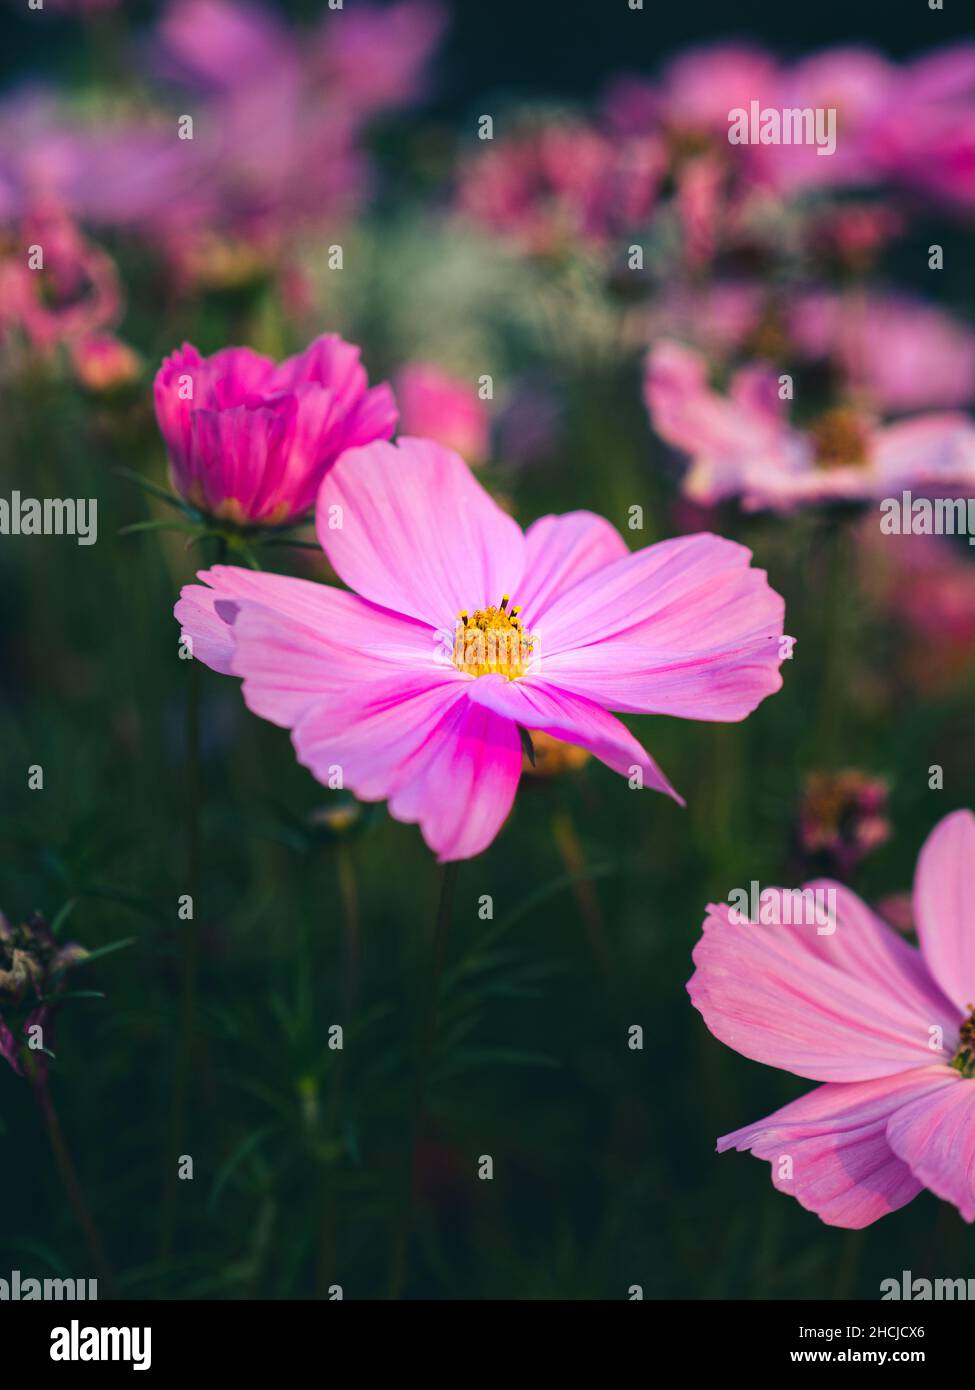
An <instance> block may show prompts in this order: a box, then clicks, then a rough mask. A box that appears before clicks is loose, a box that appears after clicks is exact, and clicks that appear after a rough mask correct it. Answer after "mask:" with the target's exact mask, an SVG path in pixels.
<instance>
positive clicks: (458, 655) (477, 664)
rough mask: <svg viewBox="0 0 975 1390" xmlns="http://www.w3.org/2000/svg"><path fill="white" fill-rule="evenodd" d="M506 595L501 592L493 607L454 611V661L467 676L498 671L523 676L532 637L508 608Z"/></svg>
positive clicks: (509, 678) (508, 675)
mask: <svg viewBox="0 0 975 1390" xmlns="http://www.w3.org/2000/svg"><path fill="white" fill-rule="evenodd" d="M509 602H510V596H509V595H508V594H505V595H504V596H503V597H502V599H501V602H500V604H499V605H498V606H497V607H494V606H492V607H490V608H478V609H477V610H476V612H474V613H473V614H468V612H467V609H466V608H465V609H464V610H463V612H461V613H460V614H458V618H459V621H458V623H457V626H456V629H455V631H454V665H455V666H456V667H457V669H458V670H459V671H464V672H466V673H467V674H468V675H471V676H487V675H492V674H498V675H502V676H505V677H507V679H508V680H514V679H515V678H516V677H517V676H523V675H524V674H525V671H526V669H527V667H528V663H529V661H530V660H531V657H532V652H533V650H534V646H535V639H534V637H532V636H531V634H530V633H526V632H525V629H524V626H523V625H522V621H521V619H520V618H519V617H517V616H516V615H517V614H518V613H519V612H520V611H521V610H520V609H519V608H512V609H511V610H510V611H508V603H509Z"/></svg>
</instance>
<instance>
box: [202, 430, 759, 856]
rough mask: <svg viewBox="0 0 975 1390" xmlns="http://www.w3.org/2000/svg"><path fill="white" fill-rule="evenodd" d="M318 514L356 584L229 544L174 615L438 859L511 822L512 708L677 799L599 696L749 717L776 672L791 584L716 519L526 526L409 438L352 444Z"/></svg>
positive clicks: (301, 741)
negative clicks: (779, 584)
mask: <svg viewBox="0 0 975 1390" xmlns="http://www.w3.org/2000/svg"><path fill="white" fill-rule="evenodd" d="M317 520H318V536H319V540H320V541H321V544H322V547H323V549H324V550H325V553H326V555H327V556H328V559H329V561H330V562H331V564H332V566H333V567H334V569H335V571H336V573H337V574H338V576H339V578H340V579H342V580H343V581H344V582H345V583H346V584H347V585H348V586H349V587H350V588H351V589H352V590H353V591H354V592H353V593H346V592H344V591H342V590H339V589H335V588H331V587H328V586H325V585H320V584H315V583H311V582H309V581H307V580H304V579H292V578H288V577H285V576H282V575H276V574H255V573H252V572H251V571H248V570H242V569H235V568H233V567H228V566H222V565H218V566H216V567H214V568H213V569H210V570H208V571H204V572H203V573H202V574H200V575H199V576H198V578H199V579H201V580H202V581H203V584H202V585H198V584H193V585H189V586H188V587H187V588H185V589H184V590H183V593H182V597H181V599H180V602H179V603H178V604H177V606H176V616H177V618H178V619H179V621H180V623H181V624H182V627H183V632H184V635H187V636H189V637H190V638H192V640H193V645H194V654H195V655H196V656H197V657H199V658H200V659H201V660H202V661H204V662H205V663H206V664H207V665H208V666H212V667H213V668H214V669H215V670H217V671H223V672H225V673H227V674H232V675H236V676H240V677H241V678H242V680H243V694H244V700H245V702H246V704H247V705H248V708H249V709H251V710H252V711H253V712H254V713H255V714H258V715H261V716H262V717H263V718H265V719H270V720H271V721H272V722H273V723H275V724H278V725H281V726H282V727H284V728H288V729H290V730H291V736H292V742H293V743H294V746H295V751H296V753H297V755H298V760H299V761H300V762H301V763H303V764H304V765H305V766H306V767H307V768H309V769H310V771H311V772H312V773H313V774H314V776H315V777H317V778H318V780H319V781H320V782H322V783H325V784H326V785H331V786H333V787H334V786H337V785H340V784H341V785H343V786H345V787H346V788H348V789H349V790H351V791H353V792H354V793H355V794H356V796H358V797H359V798H360V799H362V800H364V801H380V800H387V801H388V802H389V809H390V813H391V814H392V815H393V816H394V817H395V818H396V819H397V820H401V821H407V822H410V823H419V825H420V828H421V830H422V832H423V836H424V839H425V840H426V842H427V844H428V845H429V846H430V847H431V848H432V849H433V850H434V851H435V852H436V853H437V855H438V856H439V858H440V859H441V860H442V861H445V860H453V859H464V858H468V857H470V856H471V855H474V854H478V853H479V852H480V851H481V850H483V849H485V848H486V847H487V846H488V845H489V844H490V843H491V841H492V840H493V839H494V837H495V835H496V834H497V833H498V831H499V830H500V828H501V825H502V823H503V822H504V820H505V818H506V816H507V815H508V812H509V811H510V809H511V806H512V803H513V801H514V797H515V791H516V789H517V786H518V780H519V777H520V774H521V763H522V744H521V739H520V736H519V732H518V730H519V726H520V727H521V728H524V729H528V730H541V731H542V732H543V733H545V734H548V735H550V736H551V737H553V738H558V739H561V740H563V741H564V742H567V743H573V744H576V745H578V746H580V747H582V748H586V749H588V750H589V751H590V752H592V753H593V754H594V755H595V756H596V757H597V758H599V759H601V760H602V761H603V762H604V763H606V764H607V765H608V766H609V767H611V768H613V770H614V771H616V772H619V773H621V774H623V775H624V776H627V777H628V778H630V779H631V782H632V784H633V785H634V786H637V785H643V786H648V787H652V788H654V789H655V790H657V791H662V792H666V793H668V794H669V795H671V796H674V797H675V799H677V800H679V799H680V798H679V797H677V794H676V792H674V790H673V788H672V787H671V786H670V783H669V782H668V781H667V779H666V777H665V776H664V775H663V773H662V772H661V771H660V769H659V768H658V767H657V765H656V763H655V762H654V761H653V759H652V758H651V757H650V755H649V754H648V753H647V752H646V751H645V750H644V749H643V748H642V747H641V745H640V744H639V743H638V742H637V740H636V739H635V738H634V737H633V735H632V734H631V733H630V732H629V730H628V729H627V728H626V727H625V725H624V724H622V723H621V722H620V721H619V720H618V719H616V718H614V717H613V715H612V714H610V713H608V711H609V710H610V709H614V710H620V711H624V712H626V711H630V712H640V713H655V714H671V715H676V716H678V717H680V718H685V719H704V720H719V721H724V720H739V719H743V718H744V717H745V716H746V715H747V714H749V713H750V712H751V711H752V710H753V709H754V708H755V707H756V706H757V705H758V704H759V703H760V702H761V701H762V700H763V699H764V698H765V697H766V696H767V695H769V694H771V693H772V692H773V691H775V690H777V689H778V688H779V686H780V684H781V676H780V674H779V664H780V660H781V658H782V655H783V653H782V652H781V651H780V641H779V639H780V637H781V634H782V618H783V603H782V599H781V598H780V597H779V596H778V594H776V593H774V592H773V591H772V590H771V589H770V588H769V586H768V583H767V581H766V577H765V574H764V573H763V572H762V571H760V570H755V569H752V568H750V565H749V561H750V559H751V555H750V552H749V551H748V550H746V549H745V548H744V547H743V546H740V545H736V544H734V543H733V542H731V541H727V540H723V539H721V538H720V537H718V536H711V535H697V536H685V537H681V538H679V539H677V540H670V541H664V542H662V543H660V544H658V545H652V546H649V547H647V548H646V549H645V550H641V551H638V552H637V553H635V554H631V553H630V552H629V551H628V550H627V547H626V545H625V543H624V541H623V539H622V537H621V536H620V535H619V533H618V532H617V531H616V530H615V529H614V528H613V527H612V526H611V525H610V524H609V522H607V521H604V520H603V519H602V518H601V517H598V516H595V515H593V514H592V513H590V512H571V513H569V514H567V515H565V516H545V517H542V518H540V519H539V520H538V521H536V522H535V523H534V524H533V525H532V526H530V527H529V529H528V531H527V532H526V533H524V534H523V533H522V531H521V528H520V527H519V526H518V524H517V522H515V521H514V520H513V519H512V518H511V517H510V516H508V515H507V514H506V513H505V512H503V511H501V509H500V508H499V507H498V506H497V504H496V503H495V502H494V501H493V500H492V499H491V498H490V497H489V496H488V494H487V493H486V492H485V491H484V489H483V488H482V487H481V486H480V484H479V483H478V482H476V480H475V479H474V476H473V474H472V473H471V472H470V470H469V469H468V467H467V465H466V464H465V463H464V461H463V460H462V459H461V458H460V457H459V456H458V455H457V454H453V453H451V452H450V451H449V450H447V449H444V448H443V447H442V446H440V445H439V444H435V443H433V442H432V441H430V440H425V439H411V438H405V439H400V440H399V442H398V445H392V444H386V443H376V444H371V445H368V446H367V447H366V448H362V449H354V450H350V451H349V452H348V453H346V454H343V456H342V457H341V458H340V459H339V461H338V462H337V463H336V464H335V466H334V467H333V468H332V469H331V471H330V472H329V473H328V474H327V475H326V478H325V481H324V483H323V484H322V487H321V491H320V493H319V498H318V513H317ZM204 585H205V586H206V587H204ZM509 595H510V597H509ZM339 779H340V780H339Z"/></svg>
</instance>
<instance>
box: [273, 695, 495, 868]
mask: <svg viewBox="0 0 975 1390" xmlns="http://www.w3.org/2000/svg"><path fill="white" fill-rule="evenodd" d="M468 689H469V682H467V681H465V680H463V678H459V679H458V680H456V681H449V680H448V681H446V682H444V683H441V684H439V685H436V686H431V685H429V684H428V685H427V686H426V687H425V688H424V686H423V683H422V681H420V680H418V679H417V678H415V677H414V680H413V685H412V688H411V687H410V686H409V685H404V682H403V680H402V679H399V680H397V681H390V682H386V683H385V684H381V685H372V686H367V687H363V688H361V689H360V690H358V691H356V692H354V693H353V694H352V695H351V697H349V698H347V699H346V700H344V701H335V702H327V703H323V704H322V705H321V706H319V707H317V708H310V709H309V710H308V712H307V713H306V714H305V715H304V716H303V717H302V719H300V720H299V722H298V724H297V726H296V728H295V731H294V736H293V737H294V745H295V749H296V751H297V754H298V758H299V761H300V762H302V763H303V764H304V765H305V766H306V767H308V768H309V769H310V770H311V771H312V772H313V773H314V775H315V776H316V777H317V778H318V779H319V781H322V782H327V781H328V778H329V775H330V772H331V770H332V769H333V768H335V767H340V768H342V772H343V780H344V785H345V786H347V787H349V788H350V789H351V790H352V791H354V792H355V794H356V795H357V796H358V797H360V798H361V799H362V800H364V801H377V800H384V799H386V800H388V801H389V811H390V815H392V816H393V817H394V818H395V819H396V820H401V821H406V822H407V823H409V824H414V823H418V824H419V826H420V830H421V832H422V834H423V838H424V840H425V841H426V843H427V844H428V845H429V846H430V848H431V849H432V850H433V851H434V852H435V853H436V854H437V857H438V859H439V860H440V861H441V862H446V861H448V860H453V859H466V858H470V857H471V856H472V855H475V854H479V853H480V852H481V850H483V849H486V848H487V846H488V845H489V844H490V843H491V841H492V840H493V839H494V837H495V835H496V834H497V833H498V831H499V830H500V828H501V825H502V823H503V822H504V820H505V818H506V817H507V815H508V813H509V811H510V810H511V806H512V803H513V801H514V797H515V792H516V790H517V787H518V779H519V776H520V774H521V740H520V738H519V736H518V731H517V729H516V728H515V726H514V725H513V724H512V723H511V722H510V721H509V720H506V719H502V718H500V717H499V716H498V715H496V714H493V713H492V712H491V711H490V710H487V709H484V708H482V707H480V706H477V705H472V704H470V703H469V702H468V700H467V699H466V692H467V690H468Z"/></svg>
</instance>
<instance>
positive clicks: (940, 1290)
mask: <svg viewBox="0 0 975 1390" xmlns="http://www.w3.org/2000/svg"><path fill="white" fill-rule="evenodd" d="M880 1299H881V1302H885V1301H886V1300H888V1299H904V1300H905V1301H911V1302H914V1303H929V1302H931V1301H932V1300H933V1301H935V1302H946V1303H950V1302H953V1301H955V1300H957V1301H959V1302H961V1301H963V1300H964V1301H967V1300H968V1299H975V1279H915V1278H914V1276H913V1275H912V1274H911V1271H910V1270H909V1269H902V1270H901V1275H900V1278H899V1279H894V1278H890V1279H881V1281H880Z"/></svg>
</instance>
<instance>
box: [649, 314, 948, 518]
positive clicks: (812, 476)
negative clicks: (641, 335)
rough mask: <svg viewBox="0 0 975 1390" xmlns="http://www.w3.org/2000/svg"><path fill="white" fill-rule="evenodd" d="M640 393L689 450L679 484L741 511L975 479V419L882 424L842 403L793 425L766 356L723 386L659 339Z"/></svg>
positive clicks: (939, 417) (672, 437) (692, 357)
mask: <svg viewBox="0 0 975 1390" xmlns="http://www.w3.org/2000/svg"><path fill="white" fill-rule="evenodd" d="M644 401H645V403H646V406H647V409H648V411H649V413H650V420H651V423H652V425H653V428H654V429H655V430H656V432H657V433H658V434H659V435H660V436H661V438H662V439H664V440H666V441H667V443H668V444H672V445H674V446H675V447H676V448H678V449H680V450H682V451H683V452H684V453H686V454H688V455H689V456H690V459H691V464H690V468H689V470H688V472H687V474H686V476H685V479H684V492H685V494H686V495H687V496H688V497H690V498H692V499H693V500H694V501H697V502H704V503H712V502H717V501H720V500H721V499H723V498H727V497H739V498H740V499H741V501H742V505H743V506H744V507H746V508H748V509H759V508H770V509H774V510H779V511H785V510H789V509H791V508H794V507H797V506H801V505H803V504H809V503H824V502H863V501H869V500H872V499H877V498H882V497H886V496H889V495H890V494H891V493H892V492H897V491H898V490H901V489H911V488H913V489H915V490H916V491H919V492H922V491H924V490H929V489H931V488H934V487H941V488H947V489H954V488H965V487H971V486H972V485H973V484H975V425H973V424H972V422H971V421H970V420H969V418H968V417H967V416H965V415H960V414H954V413H948V412H944V413H937V414H931V415H919V416H916V417H914V418H912V419H909V420H901V421H898V422H897V423H896V424H882V423H880V422H879V421H878V420H877V419H876V418H875V417H874V416H873V415H871V414H870V413H868V412H867V411H866V410H861V409H858V408H854V407H851V406H845V405H841V406H839V407H837V408H836V409H832V410H828V411H825V412H824V413H823V414H822V415H821V416H820V417H819V418H818V419H816V420H814V421H812V422H811V423H810V424H809V425H808V426H807V427H805V428H804V429H799V428H798V427H797V426H795V425H793V424H792V423H791V422H790V420H789V417H788V413H787V412H788V410H789V403H788V402H787V401H782V400H780V399H779V372H778V370H777V369H775V368H773V367H770V366H767V365H765V364H761V363H756V364H753V365H750V366H748V367H745V368H743V369H741V370H740V371H738V372H736V373H735V374H734V375H733V376H732V377H731V380H730V382H729V384H728V388H727V390H726V392H724V393H721V392H718V391H716V390H715V389H714V388H713V387H712V386H711V384H710V382H709V378H708V370H707V363H706V362H705V359H704V358H703V357H702V356H701V355H700V354H699V353H696V352H694V351H692V350H691V349H690V348H686V347H684V346H682V345H681V344H679V343H676V342H669V341H666V340H665V341H662V342H659V343H657V345H656V346H655V347H654V348H653V349H652V350H651V352H650V354H649V357H648V359H647V371H646V377H645V380H644Z"/></svg>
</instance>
